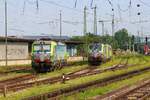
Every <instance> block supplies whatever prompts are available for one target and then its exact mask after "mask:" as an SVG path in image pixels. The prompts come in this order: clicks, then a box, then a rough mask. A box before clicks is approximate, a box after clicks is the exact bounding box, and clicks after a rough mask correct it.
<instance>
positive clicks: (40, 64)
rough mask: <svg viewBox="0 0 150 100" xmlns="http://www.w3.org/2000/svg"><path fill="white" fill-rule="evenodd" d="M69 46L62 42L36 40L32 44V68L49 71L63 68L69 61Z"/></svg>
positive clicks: (37, 70)
mask: <svg viewBox="0 0 150 100" xmlns="http://www.w3.org/2000/svg"><path fill="white" fill-rule="evenodd" d="M67 58H68V54H67V48H66V45H65V44H63V43H61V42H58V43H57V42H55V41H35V42H34V43H33V44H32V68H33V69H34V70H35V71H36V72H47V71H52V70H54V69H58V68H61V67H62V66H63V65H65V64H66V63H67Z"/></svg>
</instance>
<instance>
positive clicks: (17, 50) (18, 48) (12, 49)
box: [0, 42, 29, 61]
mask: <svg viewBox="0 0 150 100" xmlns="http://www.w3.org/2000/svg"><path fill="white" fill-rule="evenodd" d="M5 51H6V50H5V42H0V61H3V60H5ZM28 58H29V54H28V43H26V42H8V59H9V60H21V59H28Z"/></svg>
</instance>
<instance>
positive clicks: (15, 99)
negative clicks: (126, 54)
mask: <svg viewBox="0 0 150 100" xmlns="http://www.w3.org/2000/svg"><path fill="white" fill-rule="evenodd" d="M149 65H150V63H149V64H145V65H139V66H132V67H130V68H128V69H121V70H117V71H107V72H104V73H101V74H96V75H91V76H86V77H81V78H78V79H74V80H69V81H67V82H66V84H61V83H56V84H52V85H50V84H47V85H41V86H35V87H32V88H29V89H26V90H23V91H21V92H17V93H12V94H9V95H7V97H6V98H4V97H3V96H1V97H0V100H10V99H11V100H20V99H22V98H24V97H29V96H33V95H39V94H42V93H47V92H50V91H54V90H57V89H62V88H67V87H71V86H76V85H80V84H83V83H87V82H90V81H94V80H100V79H104V78H107V77H111V76H112V75H113V76H115V75H120V74H123V73H127V72H131V71H133V70H137V69H143V68H145V66H149Z"/></svg>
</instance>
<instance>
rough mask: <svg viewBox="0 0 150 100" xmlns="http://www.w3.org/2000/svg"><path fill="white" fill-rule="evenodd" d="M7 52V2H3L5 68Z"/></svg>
mask: <svg viewBox="0 0 150 100" xmlns="http://www.w3.org/2000/svg"><path fill="white" fill-rule="evenodd" d="M7 52H8V47H7V0H5V60H6V61H5V62H6V63H5V66H6V68H7V66H8V64H7V62H8V61H7V60H8V58H7Z"/></svg>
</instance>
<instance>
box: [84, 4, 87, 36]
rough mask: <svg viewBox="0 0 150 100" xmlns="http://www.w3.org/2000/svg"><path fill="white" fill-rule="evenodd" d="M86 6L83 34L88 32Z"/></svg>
mask: <svg viewBox="0 0 150 100" xmlns="http://www.w3.org/2000/svg"><path fill="white" fill-rule="evenodd" d="M86 10H87V8H86V6H85V7H84V26H83V34H84V35H86V33H87V23H86Z"/></svg>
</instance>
